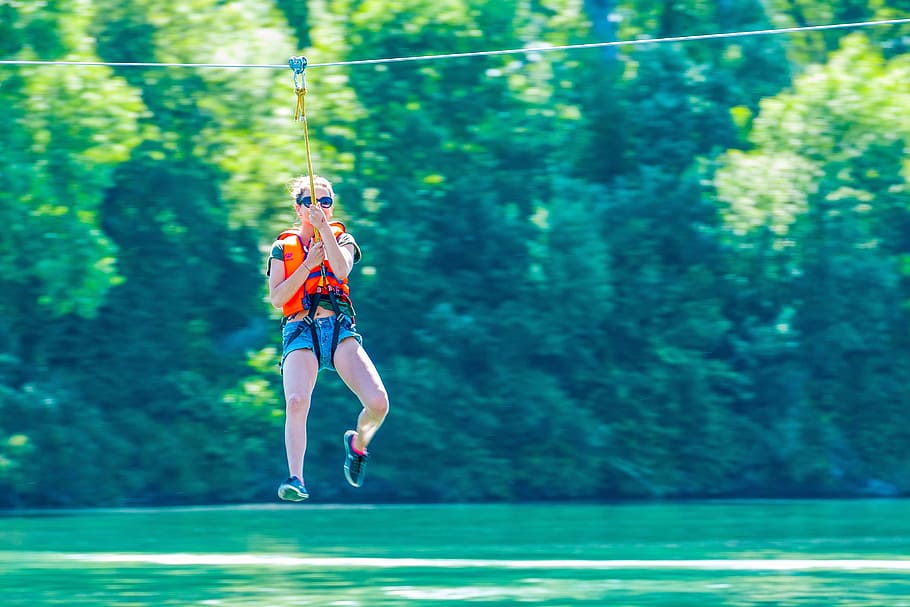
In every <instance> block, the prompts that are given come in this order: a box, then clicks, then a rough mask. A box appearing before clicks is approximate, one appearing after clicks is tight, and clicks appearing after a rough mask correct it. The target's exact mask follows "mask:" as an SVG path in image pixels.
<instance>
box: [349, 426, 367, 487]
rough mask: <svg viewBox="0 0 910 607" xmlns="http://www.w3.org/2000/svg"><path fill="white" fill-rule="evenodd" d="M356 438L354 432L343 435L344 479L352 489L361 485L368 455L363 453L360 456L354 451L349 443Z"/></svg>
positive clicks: (350, 431)
mask: <svg viewBox="0 0 910 607" xmlns="http://www.w3.org/2000/svg"><path fill="white" fill-rule="evenodd" d="M355 436H357V432H355V431H354V430H348V431H347V432H345V433H344V454H345V457H344V477H345V478H346V479H348V483H350V484H351V486H352V487H359V486H361V485H362V484H363V477H364V476H365V475H366V472H367V458H368V457H369V455H367V454H366V453H364V454H363V455H360V454H359V453H357V452H355V451H354V447H352V446H351V441H353V440H354V437H355Z"/></svg>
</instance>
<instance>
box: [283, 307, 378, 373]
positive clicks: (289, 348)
mask: <svg viewBox="0 0 910 607" xmlns="http://www.w3.org/2000/svg"><path fill="white" fill-rule="evenodd" d="M335 318H336V317H335V316H325V317H323V318H317V319H315V320H313V325H314V326H315V327H316V336H317V338H318V339H319V369H320V370H322V369H330V370H333V371H334V370H335V365H334V363H333V361H332V334H333V333H334V331H335V322H336V320H335ZM347 337H353V338H354V339H356V340H357V343H363V337H361V335H360V333H358V332H357V327H356V326H355V325H354V322H353V321H352V320H351V319H350V318H345V319H344V320H342V321H341V325H340V326H339V327H338V343H341V340H343V339H345V338H347ZM281 343H282V353H281V364H280V367H281V370H282V371H284V360H285V359H286V358H287V357H288V354H290V353H291V352H293V351H294V350H313V351H314V352H315V349H314V348H313V329H312V328H310V327H308V326H307V325H306V323H305V322H303V321H296V322H289V323H288V324H286V325H284V329H282V332H281Z"/></svg>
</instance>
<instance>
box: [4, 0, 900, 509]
mask: <svg viewBox="0 0 910 607" xmlns="http://www.w3.org/2000/svg"><path fill="white" fill-rule="evenodd" d="M908 14H910V5H906V3H899V2H898V3H895V2H889V3H887V6H886V3H884V2H881V1H879V0H870V1H869V2H834V3H821V2H799V3H793V2H783V1H781V2H776V1H774V2H768V3H758V2H755V1H754V0H724V1H722V2H717V3H666V2H650V1H649V2H637V3H631V2H619V1H610V0H608V1H606V2H593V1H591V2H577V1H570V0H537V1H535V2H527V1H524V0H508V1H502V2H495V3H490V2H480V1H478V0H437V1H435V2H426V1H424V0H404V1H402V2H399V3H397V4H396V8H395V10H389V5H388V3H385V2H380V1H378V0H313V1H311V2H284V1H281V0H276V1H275V2H274V3H270V2H259V1H256V0H236V1H234V2H222V1H220V0H190V1H186V0H183V1H180V2H177V1H173V0H168V1H166V2H150V1H142V2H133V3H129V4H123V3H121V2H115V1H114V0H57V1H53V2H50V1H49V2H40V3H27V2H6V3H0V49H2V54H3V57H4V58H19V59H35V58H40V59H46V60H84V61H99V60H101V61H107V62H168V63H169V62H186V63H222V64H224V63H239V64H278V63H282V62H283V61H285V60H286V58H287V57H290V56H292V55H297V54H305V55H307V56H308V58H309V59H310V61H311V63H330V62H339V61H346V60H358V59H370V58H387V57H400V56H408V55H432V54H444V53H460V52H471V51H478V50H493V49H514V48H523V47H540V46H543V45H547V44H549V45H563V44H573V43H583V42H592V41H595V40H597V38H596V37H595V36H597V35H608V36H609V35H615V36H616V37H617V38H618V39H621V40H631V39H642V38H656V37H660V36H685V35H694V34H705V33H710V32H715V31H741V30H748V29H767V28H771V27H792V26H797V25H813V24H822V23H832V22H846V21H860V20H866V19H870V20H871V19H888V18H901V17H906V16H907V15H908ZM906 31H907V28H906V27H899V26H887V27H877V28H863V29H862V30H855V31H854V30H836V31H827V32H811V33H801V34H791V35H787V36H755V37H737V38H728V39H723V40H713V41H704V42H698V43H694V42H693V43H673V44H659V45H636V46H625V47H619V48H613V49H609V50H606V51H605V50H604V49H600V50H597V49H583V50H577V51H573V52H549V53H540V52H525V53H515V54H508V55H490V56H484V57H473V58H463V59H451V60H445V61H422V62H405V63H388V64H381V65H362V66H347V67H345V66H334V67H320V68H318V69H315V68H311V69H310V70H309V71H308V72H307V74H308V75H307V84H308V91H309V92H308V94H307V97H306V103H307V114H308V119H309V120H308V123H309V125H310V131H311V136H312V141H311V144H312V151H313V161H314V164H315V167H316V169H317V171H318V172H319V173H321V174H324V175H326V176H327V177H329V178H330V179H332V180H333V181H334V182H335V184H336V193H337V195H338V199H339V208H338V211H337V216H338V217H339V218H341V219H343V220H344V221H345V222H346V223H347V226H348V229H349V231H351V232H352V233H353V234H354V235H355V236H356V238H357V239H358V242H359V243H360V244H361V246H362V248H363V251H364V259H363V262H362V263H361V264H359V265H358V266H356V267H355V271H354V273H353V275H352V287H353V295H354V299H355V303H356V307H357V310H358V326H359V327H360V329H361V330H362V332H363V333H364V336H365V341H364V345H365V347H366V348H367V350H368V351H369V352H370V354H371V356H372V357H373V359H374V361H375V362H376V364H377V366H378V367H379V369H380V371H381V373H382V375H383V378H384V380H385V382H386V384H387V386H388V388H389V391H390V394H391V399H392V412H391V415H390V417H389V419H388V421H387V423H386V425H385V426H384V427H383V429H382V431H381V432H380V433H379V435H377V439H376V441H375V442H374V443H373V445H372V446H371V448H372V450H373V452H374V454H375V456H374V463H373V464H372V465H371V470H370V478H369V482H367V483H366V484H365V485H364V487H363V488H362V489H361V490H359V491H358V492H356V493H354V492H352V491H351V490H350V489H349V488H348V487H347V486H346V485H345V484H344V482H343V480H342V477H341V450H340V437H341V434H342V433H343V431H344V430H345V429H346V428H348V427H350V426H351V424H353V422H354V418H355V416H356V413H357V408H358V407H357V404H356V402H355V398H354V397H353V396H352V395H351V394H350V392H349V391H348V390H347V388H346V387H345V386H344V385H343V383H342V382H341V381H340V380H338V379H337V377H334V376H333V375H332V374H325V375H324V376H323V377H322V378H321V379H320V382H319V385H318V386H317V389H316V393H315V395H314V406H313V409H312V413H311V419H310V441H309V447H308V454H307V471H306V474H307V484H308V486H309V487H310V489H311V491H312V492H313V493H314V499H319V500H322V501H331V500H353V499H357V500H368V501H442V500H446V501H464V500H471V501H479V500H541V499H547V500H549V499H553V500H556V499H613V498H629V497H694V496H720V495H735V496H783V495H788V496H802V495H866V494H876V495H882V494H887V495H897V494H906V493H908V492H910V466H908V464H907V462H908V461H910V458H908V454H910V430H908V428H910V424H908V421H910V419H908V415H910V413H908V411H910V407H908V405H910V402H908V396H907V391H906V389H905V386H904V383H905V378H906V377H907V375H908V371H910V332H908V310H910V306H908V301H910V250H908V247H910V212H908V204H907V200H908V197H907V194H908V187H910V165H908V163H907V160H906V158H907V150H908V149H910V128H908V124H910V123H908V122H907V121H906V120H905V119H904V114H905V111H906V107H908V103H910V98H908V97H910V84H908V83H910V73H908V71H910V63H908V57H910V55H908V52H907V49H906ZM0 100H2V104H3V107H4V108H5V111H4V112H3V113H2V115H0V137H2V142H3V145H2V146H0V162H2V163H3V166H4V171H3V172H2V174H0V185H2V187H0V222H2V224H3V226H4V230H3V231H2V232H0V234H2V236H0V323H2V331H0V344H2V349H0V506H2V507H26V506H29V507H31V506H85V505H117V504H125V505H134V504H170V503H213V502H243V501H262V500H271V499H274V490H275V486H276V483H277V482H278V481H279V480H280V479H281V478H282V477H283V476H284V474H285V470H284V446H283V429H282V428H283V423H284V417H283V399H282V386H281V378H280V375H279V374H278V372H277V366H276V363H277V360H278V349H279V348H280V337H279V332H278V318H277V316H276V313H275V311H274V310H272V309H271V308H270V306H268V304H267V303H266V302H265V295H266V289H265V280H264V276H263V269H264V262H265V257H266V255H267V251H268V248H269V246H270V245H271V242H272V239H273V238H274V236H275V235H276V234H277V232H278V230H280V229H282V228H283V227H285V226H287V225H289V224H290V223H291V221H292V220H293V219H294V216H293V213H292V210H291V202H290V201H289V200H288V197H287V192H286V189H285V185H286V183H287V181H288V180H289V179H291V178H292V177H294V176H295V175H298V174H301V173H303V172H304V171H305V168H304V167H305V166H306V163H305V160H306V157H305V153H304V146H303V139H302V132H301V129H300V125H299V124H295V123H294V122H293V120H292V114H293V109H294V103H295V101H296V98H295V96H294V92H293V84H292V78H291V73H290V71H286V72H285V71H281V70H266V69H224V68H209V69H187V68H162V67H114V68H111V67H78V68H76V67H59V66H58V67H52V66H2V67H0ZM48 483H53V487H54V491H48V489H47V484H48Z"/></svg>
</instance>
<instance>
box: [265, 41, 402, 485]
mask: <svg viewBox="0 0 910 607" xmlns="http://www.w3.org/2000/svg"><path fill="white" fill-rule="evenodd" d="M288 65H289V66H290V68H291V69H292V70H293V72H294V92H295V93H296V95H297V107H296V109H295V111H294V119H295V120H297V121H299V122H300V123H302V125H303V140H304V144H305V146H306V161H307V169H308V173H309V174H308V175H306V176H303V177H298V178H297V179H295V180H293V181H292V182H291V184H290V188H289V191H290V193H291V199H292V200H293V205H294V210H295V212H296V213H297V218H298V219H299V220H300V227H299V228H295V229H292V230H286V231H284V232H282V233H281V234H280V235H279V236H278V239H277V240H276V241H275V243H274V244H273V245H272V253H271V255H270V256H269V262H268V271H267V273H268V277H269V300H270V301H271V302H272V305H273V306H275V307H276V308H279V309H280V310H281V311H282V313H283V315H284V320H283V321H282V335H281V337H282V340H281V341H282V350H283V351H282V353H281V374H282V377H283V380H284V400H285V422H284V444H285V450H286V451H287V457H288V478H287V480H285V481H284V482H283V483H281V485H279V487H278V497H279V498H281V499H283V500H287V501H291V502H300V501H303V500H305V499H307V498H308V497H310V494H309V493H308V492H307V489H306V485H305V484H304V481H303V457H304V455H305V454H306V438H307V436H306V422H307V415H308V414H309V412H310V401H311V399H312V396H313V388H315V387H316V376H317V375H318V374H319V371H320V370H322V369H332V370H334V371H336V372H337V373H338V375H340V376H341V379H342V380H344V383H345V384H347V386H348V388H350V389H351V391H352V392H354V394H356V395H357V398H359V399H360V404H361V405H362V407H363V408H362V409H361V411H360V415H359V416H358V417H357V425H356V429H354V430H348V431H347V432H345V433H344V453H345V458H344V476H345V478H346V479H347V480H348V483H350V484H351V485H352V486H354V487H359V486H361V485H362V484H363V477H364V474H365V473H366V465H367V457H368V456H367V445H369V444H370V441H371V440H373V435H374V434H376V430H378V429H379V426H381V425H382V422H383V420H384V419H385V417H386V415H388V413H389V397H388V394H387V393H386V389H385V386H384V385H383V384H382V379H381V378H380V377H379V372H378V371H376V367H375V366H374V365H373V361H371V360H370V357H369V356H368V355H367V353H366V350H364V349H363V346H362V345H361V344H362V342H363V338H362V337H361V336H360V334H359V333H358V332H357V328H356V327H355V325H354V305H353V304H352V303H351V298H350V289H349V288H348V275H349V274H350V273H351V270H352V269H353V267H354V264H355V263H357V262H358V261H360V247H358V246H357V241H355V240H354V237H353V236H351V235H350V234H349V233H348V232H347V231H346V230H345V228H344V224H342V223H341V222H340V221H330V219H331V218H332V215H333V214H334V213H335V192H334V191H333V190H332V184H331V183H330V182H329V180H328V179H325V178H324V177H319V176H317V175H316V174H315V173H314V172H313V161H312V156H311V155H310V138H309V134H308V132H307V120H306V109H305V103H304V100H305V98H306V84H305V78H304V76H305V74H304V70H305V69H306V65H307V60H306V58H305V57H291V59H290V60H289V61H288ZM298 77H299V78H300V81H298V80H297V79H298Z"/></svg>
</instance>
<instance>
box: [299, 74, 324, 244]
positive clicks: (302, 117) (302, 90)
mask: <svg viewBox="0 0 910 607" xmlns="http://www.w3.org/2000/svg"><path fill="white" fill-rule="evenodd" d="M294 92H295V93H297V107H296V108H295V109H294V120H295V121H296V122H301V123H303V144H304V147H305V148H306V169H307V173H308V174H309V176H310V200H311V201H312V202H311V203H310V204H314V203H315V202H316V181H315V179H314V178H313V160H312V158H311V157H310V133H309V129H308V128H307V121H306V101H305V100H306V87H305V86H301V87H297V88H295V89H294ZM313 241H314V242H319V231H318V230H315V231H314V232H313Z"/></svg>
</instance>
